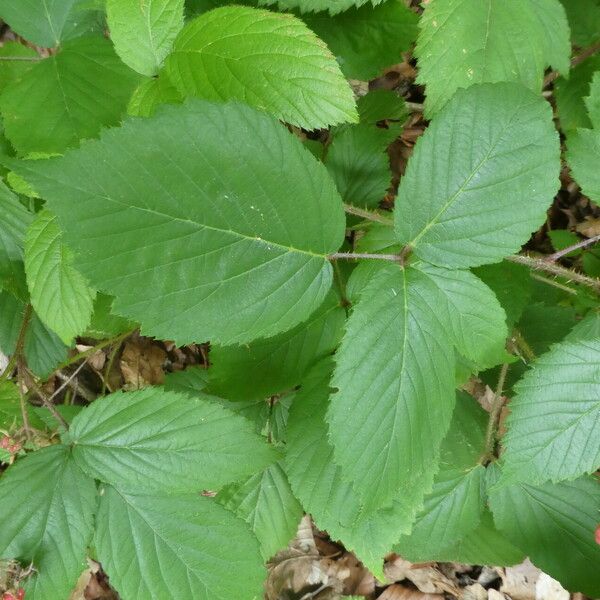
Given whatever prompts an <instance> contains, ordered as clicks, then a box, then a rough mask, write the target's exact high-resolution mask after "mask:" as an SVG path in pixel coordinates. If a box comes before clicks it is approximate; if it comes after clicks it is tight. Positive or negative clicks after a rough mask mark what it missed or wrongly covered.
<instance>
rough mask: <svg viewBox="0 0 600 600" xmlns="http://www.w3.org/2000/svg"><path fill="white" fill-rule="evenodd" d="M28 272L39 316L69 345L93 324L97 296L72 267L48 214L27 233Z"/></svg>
mask: <svg viewBox="0 0 600 600" xmlns="http://www.w3.org/2000/svg"><path fill="white" fill-rule="evenodd" d="M25 271H26V273H27V284H28V287H29V293H30V295H31V304H32V306H33V308H34V309H35V311H36V314H37V315H38V316H39V318H40V319H41V320H42V321H43V322H44V323H45V324H46V325H47V326H48V327H49V328H50V329H51V330H52V331H54V332H55V333H57V334H58V336H59V337H60V338H61V339H62V341H63V342H64V343H65V344H69V343H70V342H71V341H72V340H73V338H74V337H75V336H77V335H80V334H82V333H83V332H84V331H85V329H86V327H87V326H88V325H89V323H90V319H91V316H92V308H93V301H94V292H93V290H91V289H90V287H89V285H88V284H87V282H86V281H85V279H84V278H83V277H82V275H81V273H79V271H77V269H75V268H74V267H73V257H72V254H71V251H70V249H69V248H67V247H66V246H65V245H64V243H63V242H62V232H61V230H60V229H59V227H58V223H57V222H56V217H55V216H54V215H52V214H51V213H50V212H48V211H47V210H44V211H42V212H40V213H38V215H37V217H36V218H35V220H34V222H33V223H32V224H31V225H30V227H29V229H28V230H27V237H26V240H25Z"/></svg>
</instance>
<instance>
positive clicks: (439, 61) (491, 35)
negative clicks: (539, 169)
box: [415, 0, 571, 140]
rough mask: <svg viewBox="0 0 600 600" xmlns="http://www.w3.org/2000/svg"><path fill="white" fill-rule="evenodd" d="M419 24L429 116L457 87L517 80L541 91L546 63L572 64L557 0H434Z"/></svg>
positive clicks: (421, 78) (564, 66) (421, 73)
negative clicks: (527, 0) (500, 0)
mask: <svg viewBox="0 0 600 600" xmlns="http://www.w3.org/2000/svg"><path fill="white" fill-rule="evenodd" d="M419 26H420V28H421V32H420V34H419V38H418V40H417V46H416V48H415V55H416V56H417V58H418V66H419V76H418V78H417V82H419V83H422V84H425V85H426V100H425V115H426V116H427V117H429V118H431V116H432V115H434V114H435V113H437V112H438V111H439V110H440V109H441V108H442V107H443V106H444V104H446V102H448V100H450V98H451V97H452V96H453V95H454V92H456V90H457V89H460V88H465V87H469V86H471V85H473V84H475V83H483V82H497V81H513V82H518V83H521V84H523V85H524V86H526V87H528V88H530V89H531V90H532V91H534V92H536V93H539V91H540V90H541V87H542V79H543V75H544V69H545V68H546V66H548V65H549V64H550V65H552V67H553V68H556V69H558V70H559V71H561V72H562V73H564V74H566V73H567V72H568V70H569V58H570V54H571V45H570V42H569V27H568V24H567V18H566V15H565V12H564V9H563V8H562V6H561V5H560V3H559V2H558V0H535V1H533V0H531V1H529V2H523V1H522V0H502V2H497V1H496V0H435V2H430V3H428V4H427V5H426V8H425V12H424V13H423V16H422V17H421V21H420V24H419ZM548 27H549V28H550V29H547V28H548ZM523 139H526V140H527V139H529V138H528V137H527V135H524V137H523Z"/></svg>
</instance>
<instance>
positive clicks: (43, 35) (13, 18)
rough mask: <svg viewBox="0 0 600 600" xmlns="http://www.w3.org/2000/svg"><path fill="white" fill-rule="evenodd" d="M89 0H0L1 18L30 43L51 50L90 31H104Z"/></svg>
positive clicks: (98, 16)
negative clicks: (91, 8)
mask: <svg viewBox="0 0 600 600" xmlns="http://www.w3.org/2000/svg"><path fill="white" fill-rule="evenodd" d="M86 5H88V6H89V2H88V0H18V1H17V2H15V0H0V19H2V20H3V21H5V22H6V23H7V24H8V25H10V27H11V29H12V30H13V31H15V32H16V33H18V34H19V35H21V36H23V37H24V38H25V39H26V40H28V41H29V42H32V43H34V44H36V45H38V46H42V47H44V48H50V47H52V46H56V45H58V44H59V43H60V42H64V41H66V40H68V39H71V38H74V37H77V36H79V35H81V34H83V33H86V32H87V31H90V30H94V29H98V30H100V29H101V19H100V15H99V13H98V12H96V11H94V10H90V9H89V8H88V6H86Z"/></svg>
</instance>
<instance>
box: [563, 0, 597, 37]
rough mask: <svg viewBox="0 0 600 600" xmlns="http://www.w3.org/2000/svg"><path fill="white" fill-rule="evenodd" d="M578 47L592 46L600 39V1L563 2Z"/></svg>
mask: <svg viewBox="0 0 600 600" xmlns="http://www.w3.org/2000/svg"><path fill="white" fill-rule="evenodd" d="M561 2H562V4H563V6H564V7H565V11H566V12H567V18H568V20H569V26H570V29H571V40H572V41H573V44H575V45H576V46H590V45H591V44H593V43H594V42H596V41H598V39H600V1H599V0H561Z"/></svg>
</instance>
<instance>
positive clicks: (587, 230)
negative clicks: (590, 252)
mask: <svg viewBox="0 0 600 600" xmlns="http://www.w3.org/2000/svg"><path fill="white" fill-rule="evenodd" d="M575 229H576V231H577V232H578V233H581V235H585V237H594V236H596V235H600V219H587V220H586V221H583V222H582V223H578V224H577V225H576V227H575Z"/></svg>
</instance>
